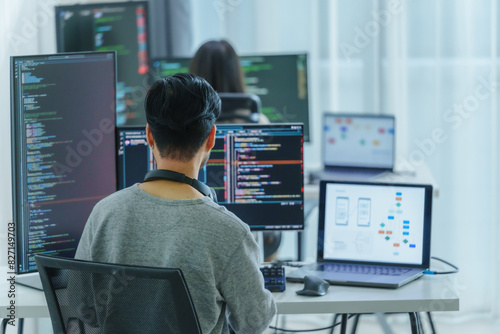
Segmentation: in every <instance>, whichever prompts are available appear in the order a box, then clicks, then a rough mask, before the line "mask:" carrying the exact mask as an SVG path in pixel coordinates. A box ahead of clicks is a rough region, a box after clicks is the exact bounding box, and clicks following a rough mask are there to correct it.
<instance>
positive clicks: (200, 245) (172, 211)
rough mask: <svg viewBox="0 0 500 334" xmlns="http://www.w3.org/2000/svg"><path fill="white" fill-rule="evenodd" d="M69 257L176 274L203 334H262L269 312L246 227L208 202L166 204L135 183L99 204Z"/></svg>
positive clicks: (255, 250)
mask: <svg viewBox="0 0 500 334" xmlns="http://www.w3.org/2000/svg"><path fill="white" fill-rule="evenodd" d="M75 258H78V259H84V260H92V261H98V262H112V263H120V264H129V265H141V266H151V267H170V268H180V269H181V270H182V272H183V274H184V277H185V278H186V281H187V285H188V288H189V291H190V293H191V297H192V299H193V302H194V305H195V308H196V312H197V314H198V318H199V321H200V324H201V328H202V332H203V333H204V334H208V333H228V329H227V323H226V317H227V319H228V320H229V323H230V325H231V327H232V328H233V330H234V331H235V332H236V333H252V334H256V333H262V332H263V331H264V330H265V329H266V328H267V327H268V326H269V324H270V322H271V320H272V317H273V316H274V314H275V313H276V305H275V302H274V299H273V297H272V295H271V293H270V292H269V291H267V290H265V289H264V281H263V278H262V275H261V273H260V270H259V248H258V246H257V244H256V242H255V240H254V239H253V237H252V234H251V232H250V229H249V228H248V225H246V224H244V223H243V222H242V221H241V220H240V219H238V218H237V217H236V216H235V215H234V214H232V213H231V212H229V211H227V210H226V208H224V207H222V206H219V205H218V204H216V203H214V202H213V201H212V200H210V199H209V198H201V199H185V200H168V199H164V198H159V197H156V196H153V195H150V194H148V193H146V192H144V191H143V190H141V189H140V188H139V187H138V186H137V184H136V185H134V186H132V187H130V188H127V189H124V190H121V191H118V192H116V193H114V194H112V195H111V196H109V197H107V198H105V199H103V200H102V201H100V202H99V203H98V204H97V205H96V206H95V207H94V209H93V211H92V213H91V215H90V217H89V219H88V221H87V224H86V226H85V229H84V232H83V235H82V238H81V240H80V244H79V245H78V249H77V252H76V255H75Z"/></svg>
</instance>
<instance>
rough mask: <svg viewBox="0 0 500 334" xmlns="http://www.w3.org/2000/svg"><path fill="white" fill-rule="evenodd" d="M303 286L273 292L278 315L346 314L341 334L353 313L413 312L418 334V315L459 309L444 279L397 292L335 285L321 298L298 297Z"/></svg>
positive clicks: (423, 281) (426, 278) (433, 278)
mask: <svg viewBox="0 0 500 334" xmlns="http://www.w3.org/2000/svg"><path fill="white" fill-rule="evenodd" d="M287 270H293V269H292V268H290V269H289V268H287ZM302 287H303V284H299V283H289V282H287V286H286V290H285V292H281V293H280V292H275V293H273V296H274V300H275V301H276V304H277V306H278V314H319V313H331V314H342V324H341V333H345V332H346V327H347V314H349V313H351V314H359V313H392V312H394V313H398V312H404V313H409V315H410V323H411V329H412V333H417V334H418V333H422V329H421V323H420V319H419V315H418V312H433V311H458V310H459V297H458V295H457V293H456V289H455V287H454V285H453V283H452V280H450V278H448V277H444V276H423V277H421V278H420V279H418V280H416V281H413V282H411V283H409V284H407V285H404V286H402V287H401V288H398V289H395V290H392V289H378V288H364V287H350V286H337V285H332V286H330V288H329V289H328V292H327V294H326V295H324V296H321V297H308V296H300V295H297V294H296V293H295V291H297V290H301V289H302Z"/></svg>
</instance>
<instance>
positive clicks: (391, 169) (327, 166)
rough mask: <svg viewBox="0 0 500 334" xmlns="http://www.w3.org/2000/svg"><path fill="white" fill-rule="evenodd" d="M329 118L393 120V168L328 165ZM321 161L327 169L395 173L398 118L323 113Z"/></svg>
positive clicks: (392, 116) (362, 114)
mask: <svg viewBox="0 0 500 334" xmlns="http://www.w3.org/2000/svg"><path fill="white" fill-rule="evenodd" d="M328 117H332V118H334V117H349V118H374V119H391V120H392V122H393V124H394V127H393V128H394V134H393V137H392V166H391V167H367V166H357V165H337V164H328V163H327V162H326V147H327V146H326V133H325V129H324V126H325V124H326V119H327V118H328ZM321 160H322V162H323V166H324V168H325V169H328V168H345V169H348V170H351V169H357V170H376V171H380V172H392V171H394V167H395V161H396V118H395V116H394V115H377V114H366V113H365V114H364V113H336V112H329V111H326V112H324V113H323V127H322V129H321Z"/></svg>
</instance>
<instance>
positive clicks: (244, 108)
mask: <svg viewBox="0 0 500 334" xmlns="http://www.w3.org/2000/svg"><path fill="white" fill-rule="evenodd" d="M219 96H220V99H221V109H222V112H221V115H220V117H219V118H218V120H217V122H219V123H259V119H260V113H261V111H262V105H261V102H260V98H259V97H258V96H257V95H252V94H245V93H219Z"/></svg>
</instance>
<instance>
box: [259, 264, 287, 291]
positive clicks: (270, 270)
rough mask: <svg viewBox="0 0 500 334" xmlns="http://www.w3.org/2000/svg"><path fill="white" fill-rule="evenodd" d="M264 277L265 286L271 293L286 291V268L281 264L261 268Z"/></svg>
mask: <svg viewBox="0 0 500 334" xmlns="http://www.w3.org/2000/svg"><path fill="white" fill-rule="evenodd" d="M260 271H261V272H262V275H263V276H264V286H265V288H266V289H267V290H269V291H271V292H283V291H285V289H286V280H285V268H283V266H282V265H280V264H269V265H264V266H262V267H260Z"/></svg>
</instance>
